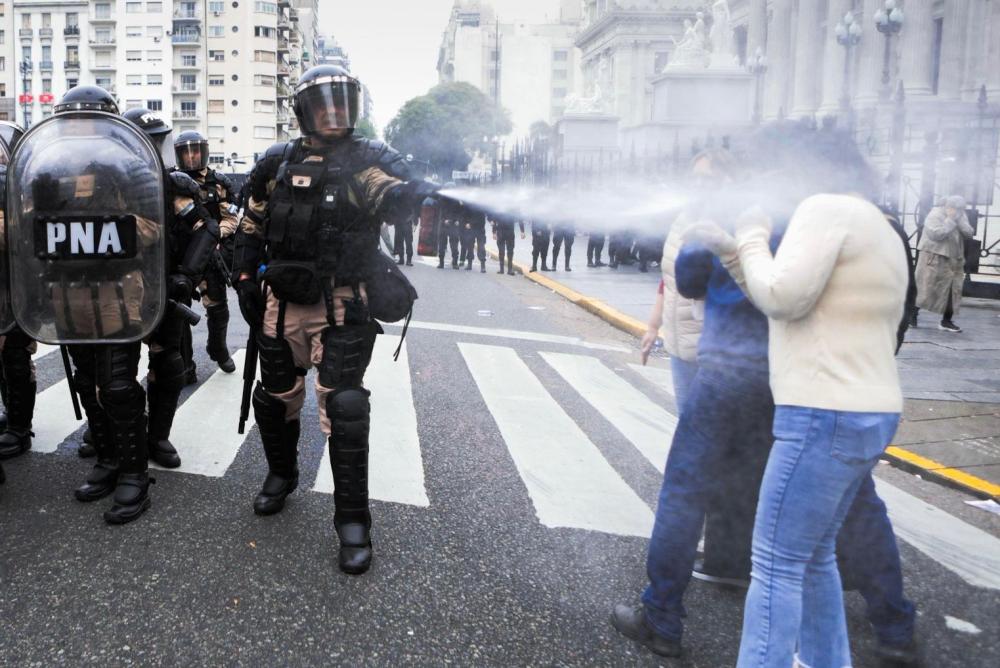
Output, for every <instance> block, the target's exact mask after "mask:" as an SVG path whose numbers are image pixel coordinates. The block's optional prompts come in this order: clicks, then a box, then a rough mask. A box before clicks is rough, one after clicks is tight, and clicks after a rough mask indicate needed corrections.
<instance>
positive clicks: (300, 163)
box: [264, 140, 378, 304]
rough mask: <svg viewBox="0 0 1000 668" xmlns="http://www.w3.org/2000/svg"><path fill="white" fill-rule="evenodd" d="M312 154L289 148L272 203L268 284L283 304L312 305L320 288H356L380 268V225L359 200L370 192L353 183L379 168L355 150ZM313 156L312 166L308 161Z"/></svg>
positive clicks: (294, 145)
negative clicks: (359, 175) (375, 259)
mask: <svg viewBox="0 0 1000 668" xmlns="http://www.w3.org/2000/svg"><path fill="white" fill-rule="evenodd" d="M345 149H346V150H344V151H342V152H339V153H338V152H336V151H335V149H331V150H328V151H326V152H325V153H319V154H316V153H307V152H306V151H304V150H303V148H302V142H301V140H296V141H295V142H293V143H291V144H289V147H288V148H287V149H286V151H285V155H284V156H283V161H282V163H281V165H280V166H279V167H278V170H277V174H276V176H275V186H274V189H273V190H272V191H271V194H270V196H269V198H268V203H267V213H268V225H267V231H266V235H265V236H266V240H267V245H268V257H267V265H268V268H267V272H266V273H265V276H264V278H265V280H266V281H267V282H268V284H269V285H270V287H271V289H272V290H273V291H274V294H275V296H277V297H278V298H279V299H284V300H286V301H291V302H294V303H301V304H311V303H315V302H316V301H318V299H319V298H320V297H321V296H322V291H321V288H320V286H321V285H323V284H328V283H329V281H330V280H331V279H332V281H333V285H334V286H336V285H353V284H357V283H360V282H362V281H364V280H365V277H366V276H368V275H370V273H371V271H372V261H373V257H374V256H375V255H376V253H377V250H378V231H377V226H376V225H375V224H374V223H373V221H372V220H371V217H370V216H369V215H368V213H367V212H366V211H365V210H364V209H362V208H360V207H359V206H358V204H357V203H359V202H360V203H364V202H365V194H364V193H363V192H362V191H361V190H360V187H359V186H358V184H357V183H356V181H355V179H354V178H353V177H354V175H355V174H357V173H359V172H361V171H364V170H365V169H367V168H369V167H371V166H372V165H370V164H360V161H359V160H358V159H357V156H356V155H355V154H353V152H352V151H351V150H350V146H347V147H345ZM306 157H309V158H310V160H309V161H305V158H306Z"/></svg>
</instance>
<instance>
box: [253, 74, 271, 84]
mask: <svg viewBox="0 0 1000 668" xmlns="http://www.w3.org/2000/svg"><path fill="white" fill-rule="evenodd" d="M253 85H254V86H273V85H274V77H273V76H271V75H269V74H255V75H254V77H253Z"/></svg>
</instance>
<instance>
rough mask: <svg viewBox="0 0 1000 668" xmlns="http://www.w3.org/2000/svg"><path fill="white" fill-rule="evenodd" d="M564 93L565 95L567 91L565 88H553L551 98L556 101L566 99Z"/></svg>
mask: <svg viewBox="0 0 1000 668" xmlns="http://www.w3.org/2000/svg"><path fill="white" fill-rule="evenodd" d="M566 93H567V89H565V88H553V89H552V97H554V98H556V99H557V100H558V99H562V98H564V97H566Z"/></svg>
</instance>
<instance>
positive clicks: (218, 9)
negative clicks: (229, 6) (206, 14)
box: [208, 0, 226, 14]
mask: <svg viewBox="0 0 1000 668" xmlns="http://www.w3.org/2000/svg"><path fill="white" fill-rule="evenodd" d="M225 9H226V3H225V2H216V1H215V0H213V1H212V2H209V3H208V11H210V12H212V13H213V14H221V13H222V12H223V11H225Z"/></svg>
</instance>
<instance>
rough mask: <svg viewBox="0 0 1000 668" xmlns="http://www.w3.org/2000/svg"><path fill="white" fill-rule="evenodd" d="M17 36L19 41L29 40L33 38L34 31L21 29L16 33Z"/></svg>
mask: <svg viewBox="0 0 1000 668" xmlns="http://www.w3.org/2000/svg"><path fill="white" fill-rule="evenodd" d="M17 36H18V37H20V38H21V39H24V38H28V39H31V38H32V37H34V36H35V30H34V29H33V28H21V29H19V30H18V31H17Z"/></svg>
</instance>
